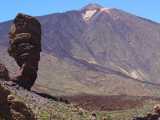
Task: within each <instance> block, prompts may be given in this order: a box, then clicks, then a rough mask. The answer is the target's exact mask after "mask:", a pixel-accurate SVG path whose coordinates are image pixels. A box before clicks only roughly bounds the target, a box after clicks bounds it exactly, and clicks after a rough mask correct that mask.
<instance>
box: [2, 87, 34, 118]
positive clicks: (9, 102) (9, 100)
mask: <svg viewBox="0 0 160 120" xmlns="http://www.w3.org/2000/svg"><path fill="white" fill-rule="evenodd" d="M0 119H5V120H35V117H34V114H33V112H32V111H31V109H30V108H28V107H27V106H26V105H25V104H24V103H23V102H21V101H19V100H16V99H15V97H14V96H13V95H11V92H10V91H9V90H8V89H6V88H5V87H3V86H2V85H1V84H0Z"/></svg>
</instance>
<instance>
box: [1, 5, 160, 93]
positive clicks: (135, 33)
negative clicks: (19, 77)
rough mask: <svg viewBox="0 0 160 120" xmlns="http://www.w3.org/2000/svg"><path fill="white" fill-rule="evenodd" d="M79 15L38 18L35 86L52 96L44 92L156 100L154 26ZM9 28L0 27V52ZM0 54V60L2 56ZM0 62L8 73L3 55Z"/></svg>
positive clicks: (129, 18) (114, 15)
mask: <svg viewBox="0 0 160 120" xmlns="http://www.w3.org/2000/svg"><path fill="white" fill-rule="evenodd" d="M84 14H86V13H85V12H84V11H82V10H73V11H69V12H65V13H56V14H50V15H45V16H41V17H38V19H39V21H40V22H41V24H42V33H43V36H42V38H43V41H42V45H43V53H42V54H41V56H42V58H43V60H41V65H40V72H39V79H38V80H37V83H38V84H40V85H44V88H43V87H41V88H42V90H43V89H44V91H45V92H50V93H52V92H53V93H52V94H54V91H50V90H49V89H50V88H54V89H57V90H60V89H62V91H66V93H67V94H69V93H70V92H71V93H74V94H75V93H76V94H78V93H81V92H82V93H83V92H84V93H85V92H86V91H87V92H88V93H89V94H105V95H108V94H127V95H155V94H156V95H157V94H159V93H158V92H157V91H158V90H159V83H160V81H159V79H158V78H159V74H158V73H159V72H158V71H160V69H159V65H160V63H159V59H160V58H159V54H158V52H159V51H160V49H159V46H158V45H159V43H160V25H159V24H158V23H156V22H152V21H150V20H147V19H144V18H140V17H137V16H134V15H132V14H129V13H127V12H123V11H122V10H118V9H115V8H114V9H109V10H108V9H107V10H106V9H102V10H101V11H98V12H97V11H90V12H89V13H87V15H88V16H87V15H86V16H84ZM84 18H85V19H84ZM10 23H11V22H10V21H9V22H7V23H1V24H0V44H1V45H2V46H3V47H7V45H8V35H7V33H8V30H9V26H10ZM151 40H152V41H151ZM1 52H2V53H1V56H2V55H4V54H7V53H5V52H6V51H4V50H3V51H1ZM1 58H3V59H4V60H2V61H4V62H5V63H6V64H8V66H9V67H10V68H11V69H13V67H12V66H11V63H12V62H9V63H7V61H5V59H7V60H8V59H9V58H8V55H6V57H5V58H4V57H1ZM51 66H52V67H53V68H49V67H51ZM48 68H49V69H48ZM61 74H63V75H64V76H62V75H61ZM82 76H83V77H82ZM137 80H140V81H139V82H140V83H137V82H135V81H137ZM49 83H50V84H49ZM55 83H56V85H55ZM115 83H116V84H115ZM144 83H145V84H144ZM147 83H149V84H153V86H152V85H148V84H147ZM154 85H156V86H157V87H155V86H154ZM45 87H48V90H47V89H46V88H45ZM82 88H83V89H82ZM135 88H137V89H135ZM150 89H151V90H152V91H150ZM138 90H139V91H141V92H139V91H138ZM153 91H154V92H153ZM56 94H62V93H59V92H58V93H56Z"/></svg>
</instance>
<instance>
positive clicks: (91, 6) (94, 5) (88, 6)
mask: <svg viewBox="0 0 160 120" xmlns="http://www.w3.org/2000/svg"><path fill="white" fill-rule="evenodd" d="M100 8H103V7H102V6H101V5H99V4H96V3H91V4H88V5H86V6H85V7H83V8H82V9H83V10H93V9H100Z"/></svg>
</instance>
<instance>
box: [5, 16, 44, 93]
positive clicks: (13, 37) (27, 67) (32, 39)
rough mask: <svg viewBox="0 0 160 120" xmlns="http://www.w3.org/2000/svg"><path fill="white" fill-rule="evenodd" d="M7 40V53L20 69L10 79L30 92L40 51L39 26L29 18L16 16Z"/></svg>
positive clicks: (35, 76) (34, 20)
mask: <svg viewBox="0 0 160 120" xmlns="http://www.w3.org/2000/svg"><path fill="white" fill-rule="evenodd" d="M9 38H10V42H9V43H10V47H9V49H8V53H9V55H10V56H12V57H13V58H14V59H15V61H16V62H17V64H18V66H19V67H20V69H19V70H18V71H17V73H16V76H15V77H14V78H12V79H13V80H15V81H16V83H18V84H19V85H20V86H22V87H24V88H26V89H28V90H30V88H31V87H32V86H33V84H34V82H35V80H36V78H37V71H38V63H39V60H40V51H41V25H40V23H39V22H38V21H37V20H36V19H35V18H33V17H31V16H28V15H24V14H18V15H17V16H16V18H15V19H14V21H13V24H12V25H11V30H10V32H9Z"/></svg>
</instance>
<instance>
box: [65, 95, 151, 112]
mask: <svg viewBox="0 0 160 120" xmlns="http://www.w3.org/2000/svg"><path fill="white" fill-rule="evenodd" d="M63 98H65V99H67V100H68V101H69V102H71V103H75V104H76V105H78V106H80V107H82V108H84V109H87V110H89V111H94V110H97V111H106V110H107V111H112V110H126V109H130V108H135V107H140V106H142V105H143V103H144V101H145V100H147V99H152V98H149V97H131V96H94V95H78V96H70V97H63Z"/></svg>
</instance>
